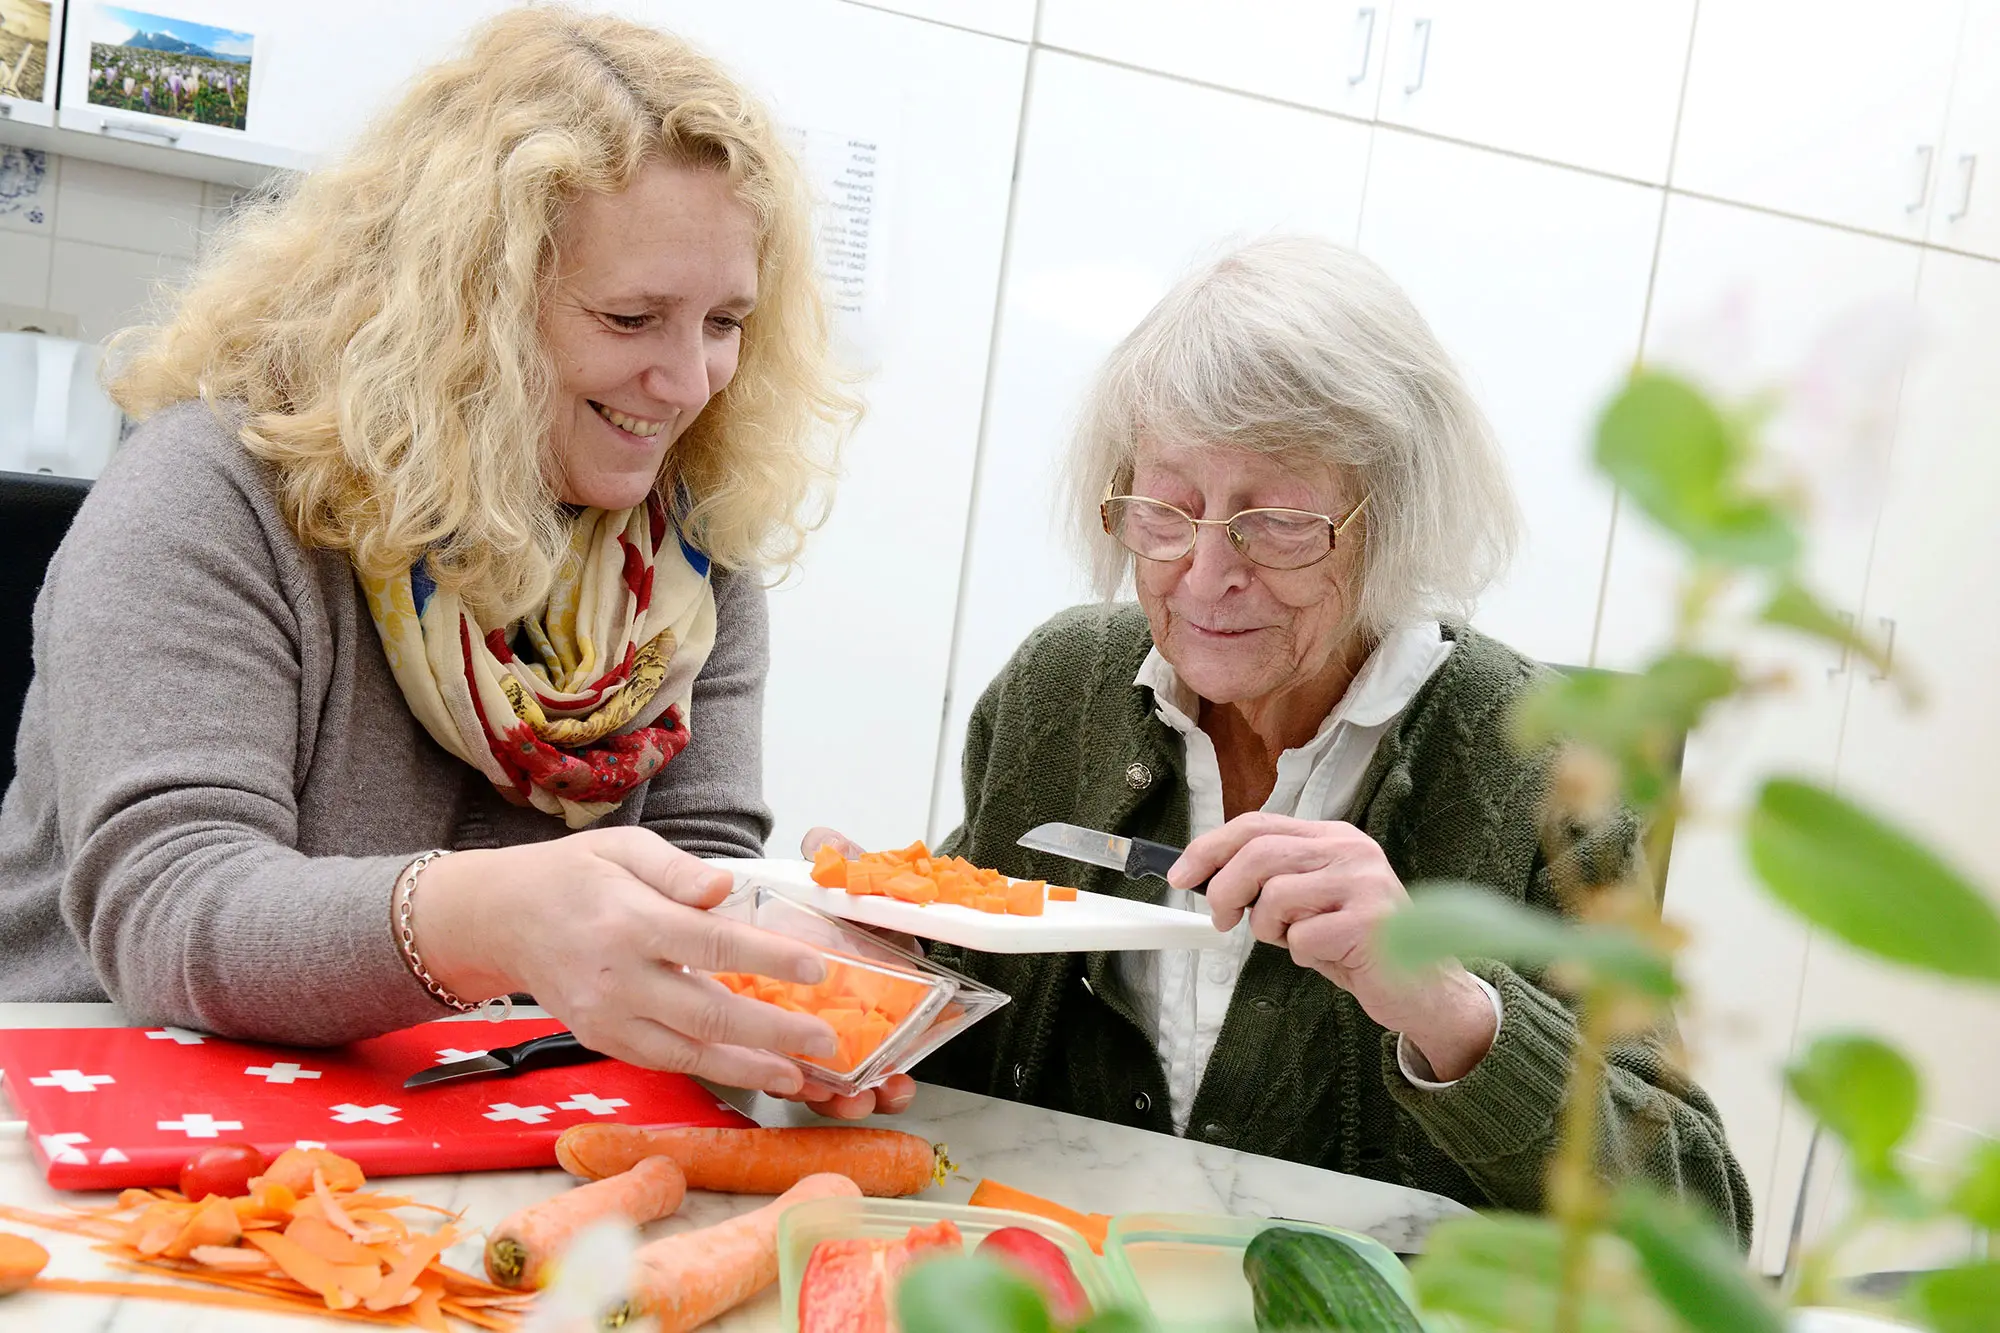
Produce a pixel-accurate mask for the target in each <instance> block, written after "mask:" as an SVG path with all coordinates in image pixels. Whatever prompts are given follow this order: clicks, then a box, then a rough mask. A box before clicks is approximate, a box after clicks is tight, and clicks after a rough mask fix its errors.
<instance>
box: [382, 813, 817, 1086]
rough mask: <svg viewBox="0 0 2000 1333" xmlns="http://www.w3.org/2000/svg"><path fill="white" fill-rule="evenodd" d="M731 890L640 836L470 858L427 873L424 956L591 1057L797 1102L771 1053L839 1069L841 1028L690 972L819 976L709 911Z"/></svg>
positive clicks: (715, 874) (707, 870)
mask: <svg viewBox="0 0 2000 1333" xmlns="http://www.w3.org/2000/svg"><path fill="white" fill-rule="evenodd" d="M730 882H731V881H730V876H729V873H728V872H727V871H724V870H718V869H716V868H715V867H713V866H710V865H708V864H706V863H704V862H703V861H701V860H700V859H699V858H697V857H694V856H691V855H689V854H688V853H686V852H684V851H682V850H680V849H679V848H677V847H675V846H673V845H672V844H670V843H668V842H667V841H666V840H665V839H663V838H661V837H660V836H659V835H657V834H655V833H651V832H648V831H647V830H645V829H640V828H612V829H593V830H590V831H587V832H583V833H574V834H571V835H570V836H568V837H565V838H557V839H555V840H553V841H550V842H542V843H530V844H527V845H525V846H520V847H508V848H503V849H500V850H495V851H470V852H460V853H458V854H456V855H453V856H447V857H444V858H442V859H441V860H438V861H435V862H433V863H432V864H431V865H429V866H427V867H426V868H425V869H424V871H423V872H422V878H421V880H420V883H419V885H418V890H417V893H416V895H415V898H414V907H415V916H414V922H415V926H416V932H417V948H418V950H419V952H420V953H421V954H422V956H423V958H424V961H425V964H426V965H427V966H428V967H429V969H430V971H431V974H432V975H433V976H434V977H436V978H437V979H438V980H439V982H440V983H442V984H443V985H445V986H446V987H448V988H450V989H451V990H453V991H455V992H456V993H458V994H460V995H464V996H466V997H468V998H472V999H483V998H485V997H486V996H488V995H496V994H507V993H511V992H514V991H527V992H529V993H531V994H532V995H534V997H535V1000H536V1001H537V1002H538V1003H539V1004H541V1005H542V1006H543V1007H544V1008H546V1009H547V1010H548V1011H549V1012H550V1013H552V1014H554V1015H555V1016H556V1017H557V1018H560V1019H561V1020H563V1022H565V1023H566V1024H568V1025H569V1028H570V1031H572V1032H574V1033H575V1034H576V1035H577V1037H578V1039H580V1040H581V1041H582V1042H583V1044H584V1045H586V1046H588V1047H590V1049H592V1050H594V1051H601V1052H603V1053H604V1054H606V1055H610V1056H615V1057H617V1058H618V1059H621V1060H625V1061H627V1062H629V1063H631V1064H636V1065H641V1066H644V1067H646V1068H649V1069H669V1070H676V1071H679V1072H682V1073H688V1074H697V1075H700V1076H701V1077H703V1078H709V1079H713V1080H715V1081H716V1082H718V1083H725V1084H729V1085H730V1086H733V1087H742V1088H758V1089H761V1090H763V1091H765V1092H769V1093H773V1094H776V1095H779V1096H788V1095H795V1094H797V1093H798V1092H800V1091H801V1089H802V1088H803V1087H804V1079H803V1078H802V1076H801V1075H800V1073H799V1070H798V1067H797V1066H796V1065H794V1064H793V1063H792V1062H791V1061H790V1060H787V1059H785V1058H784V1057H783V1056H781V1055H777V1054H774V1052H778V1051H799V1052H803V1053H806V1054H827V1055H831V1054H832V1053H833V1050H834V1047H835V1037H834V1033H833V1029H832V1028H831V1027H829V1026H828V1025H827V1024H826V1023H825V1022H823V1021H821V1020H820V1019H817V1018H814V1017H811V1016H810V1015H807V1014H795V1013H790V1012H787V1011H786V1010H783V1009H780V1008H778V1007H777V1006H776V1005H770V1004H765V1003H763V1002H761V1001H758V1000H753V999H749V998H747V997H744V996H739V995H733V994H731V993H730V992H728V991H726V990H724V989H723V988H722V986H720V985H719V984H717V983H716V982H713V981H710V980H708V979H706V978H703V977H696V976H693V975H690V974H689V973H688V972H687V971H686V970H685V968H687V967H692V968H699V969H703V970H705V971H716V972H723V971H728V972H755V973H758V974H760V975H762V976H768V977H778V978H783V979H785V980H789V981H802V982H808V983H810V982H815V981H818V980H820V979H821V978H822V977H823V976H824V975H825V973H826V964H825V961H824V960H823V959H822V958H821V957H820V955H819V953H818V951H817V950H815V949H813V948H812V947H811V946H809V945H806V944H803V943H801V942H799V941H797V940H792V939H787V938H785V937H784V936H782V935H776V934H773V933H771V932H770V931H765V930H759V929H757V928H756V927H754V926H750V925H748V924H746V923H744V922H741V921H734V920H730V919H728V918H726V917H721V916H717V915H715V914H713V913H712V912H710V911H709V910H708V909H709V908H712V907H714V906H716V905H717V904H719V903H720V902H721V901H722V900H723V899H724V898H725V897H727V896H728V893H729V888H730Z"/></svg>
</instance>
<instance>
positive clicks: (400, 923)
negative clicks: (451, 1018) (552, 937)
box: [390, 847, 512, 1014]
mask: <svg viewBox="0 0 2000 1333" xmlns="http://www.w3.org/2000/svg"><path fill="white" fill-rule="evenodd" d="M450 855H451V850H450V849H449V848H446V847H439V848H435V849H433V850H431V851H428V852H425V853H424V854H423V855H422V856H419V857H418V858H417V859H416V860H414V861H412V862H410V863H409V864H408V865H406V866H404V867H403V872H402V873H401V874H400V875H397V876H396V892H395V895H394V897H392V898H391V899H390V903H391V906H390V916H391V918H392V922H391V924H392V925H393V926H394V927H395V932H396V947H397V948H398V949H400V950H402V954H403V962H404V963H405V964H406V965H407V966H408V967H409V969H410V971H411V973H412V974H413V975H415V977H416V978H417V980H418V981H421V982H422V983H423V985H424V989H425V990H427V991H429V992H430V993H431V994H432V996H434V997H435V998H437V999H438V1000H439V1001H441V1002H442V1003H444V1004H447V1005H449V1006H450V1007H451V1008H453V1009H456V1010H457V1011H458V1012H459V1013H461V1014H469V1013H471V1012H472V1011H473V1010H475V1009H480V1008H483V1007H485V1006H484V1005H482V1004H474V1003H470V1002H468V1001H466V1000H462V999H460V998H459V997H458V996H456V995H454V994H452V993H451V992H450V991H448V990H446V989H445V988H444V985H443V983H441V982H439V981H438V979H437V978H436V977H434V976H432V975H431V970H430V969H429V968H427V967H425V966H424V960H423V958H422V956H421V955H419V954H418V953H417V931H416V926H415V924H414V920H413V919H414V917H415V914H416V904H415V899H416V894H417V876H418V875H420V874H422V873H423V869H424V867H425V866H427V865H429V864H430V863H431V862H433V861H435V860H437V859H438V858H439V857H441V856H450ZM487 1003H490V1001H489V1002H487ZM509 1007H512V1006H511V1003H510V1006H509Z"/></svg>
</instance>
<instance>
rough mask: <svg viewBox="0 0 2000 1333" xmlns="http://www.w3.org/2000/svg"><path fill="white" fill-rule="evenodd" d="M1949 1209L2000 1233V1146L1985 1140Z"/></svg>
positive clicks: (1968, 1165) (1956, 1188) (1968, 1164)
mask: <svg viewBox="0 0 2000 1333" xmlns="http://www.w3.org/2000/svg"><path fill="white" fill-rule="evenodd" d="M1949 1206H1950V1208H1951V1210H1952V1211H1953V1212H1955V1213H1957V1214H1959V1215H1960V1216H1961V1217H1967V1218H1970V1219H1971V1220H1972V1221H1974V1222H1976V1223H1978V1224H1979V1225H1980V1226H1982V1227H1984V1228H1986V1229H1987V1230H1988V1231H2000V1143H1995V1142H1994V1141H1993V1140H1992V1139H1984V1140H1982V1141H1981V1142H1980V1144H1979V1146H1978V1147H1977V1148H1974V1149H1973V1150H1972V1157H1971V1159H1970V1160H1969V1161H1967V1162H1966V1164H1965V1174H1964V1175H1962V1176H1960V1177H1959V1178H1958V1184H1957V1185H1956V1186H1954V1187H1953V1189H1952V1191H1951V1200H1950V1204H1949Z"/></svg>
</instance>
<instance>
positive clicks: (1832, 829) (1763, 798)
mask: <svg viewBox="0 0 2000 1333" xmlns="http://www.w3.org/2000/svg"><path fill="white" fill-rule="evenodd" d="M1748 835H1749V851H1750V864H1751V865H1753V866H1754V867H1756V870H1757V874H1758V876H1759V877H1760V878H1762V879H1763V881H1764V883H1765V885H1766V887H1768V888H1769V889H1770V890H1771V892H1772V893H1773V894H1774V895H1775V896H1776V897H1777V898H1778V899H1779V901H1781V902H1783V903H1784V904H1785V905H1786V906H1788V907H1790V908H1791V909H1792V910H1793V911H1794V912H1797V913H1798V914H1799V915H1800V916H1802V917H1804V918H1805V919H1806V920H1807V921H1810V922H1811V923H1812V924H1813V925H1816V926H1819V927H1820V928H1822V929H1824V930H1827V931H1830V932H1832V933H1833V934H1835V935H1838V936H1839V937H1840V938H1841V939H1843V940H1845V941H1847V942H1848V943H1849V944H1851V945H1853V946H1854V947H1855V948H1857V949H1862V950H1865V951H1866V952H1868V953H1872V954H1874V955H1876V956H1877V957H1879V958H1887V959H1890V960H1892V961H1894V962H1899V963H1908V964H1910V965H1912V966H1914V967H1920V968H1923V969H1925V970H1927V971H1931V972H1940V973H1943V974H1944V975H1946V976H1953V977H1967V978H1971V979H1974V980H1978V981H1995V982H2000V915H1996V914H1995V913H1994V910H1993V906H1992V904H1991V903H1989V902H1988V901H1987V899H1986V897H1985V895H1984V894H1982V893H1980V891H1979V890H1978V889H1976V888H1974V887H1973V886H1972V885H1971V884H1970V883H1968V882H1967V881H1966V880H1965V879H1964V878H1963V877H1961V876H1960V875H1959V874H1958V872H1957V871H1955V870H1953V869H1952V868H1951V867H1949V866H1947V865H1946V864H1945V863H1944V862H1942V861H1940V860H1939V859H1938V858H1937V857H1936V856H1934V855H1932V854H1931V853H1930V852H1929V851H1927V850H1926V849H1925V848H1923V847H1921V846H1919V845H1918V844H1917V843H1916V842H1914V841H1913V840H1911V839H1910V838H1909V837H1908V836H1906V835H1905V834H1903V833H1901V832H1898V831H1897V830H1896V829H1893V828H1891V827H1890V826H1889V825H1887V824H1885V823H1883V822H1882V821H1881V820H1879V819H1877V818H1876V817H1875V816H1873V815H1871V814H1869V813H1868V812H1867V811H1865V810H1863V809H1861V808H1860V807H1859V806H1857V805H1854V804H1853V803H1852V802H1850V801H1846V800H1843V799H1842V798H1840V797H1838V796H1836V795H1834V794H1833V793H1832V792H1830V791H1827V790H1825V789H1824V788H1821V787H1816V786H1814V785H1813V784H1811V783H1808V782H1801V781H1797V780H1795V779H1791V778H1774V779H1772V780H1771V781H1769V782H1767V783H1765V784H1764V789H1763V790H1762V791H1761V792H1759V793H1758V796H1757V804H1756V808H1755V809H1753V810H1752V811H1751V812H1750V821H1749V829H1748Z"/></svg>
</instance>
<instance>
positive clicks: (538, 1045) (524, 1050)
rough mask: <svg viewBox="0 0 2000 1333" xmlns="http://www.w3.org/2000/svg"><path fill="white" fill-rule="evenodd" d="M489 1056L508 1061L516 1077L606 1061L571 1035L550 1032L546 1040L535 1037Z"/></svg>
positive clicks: (508, 1065)
mask: <svg viewBox="0 0 2000 1333" xmlns="http://www.w3.org/2000/svg"><path fill="white" fill-rule="evenodd" d="M489 1054H491V1055H493V1056H494V1057H495V1058H497V1059H501V1060H505V1061H506V1062H507V1068H508V1069H510V1070H512V1071H513V1072H514V1073H516V1074H518V1073H520V1072H522V1071H523V1070H527V1069H554V1068H555V1067H556V1066H558V1065H581V1064H588V1063H589V1062H590V1061H592V1060H602V1059H604V1058H606V1057H604V1056H603V1055H600V1054H599V1053H597V1052H596V1051H593V1050H591V1049H590V1048H589V1047H588V1046H585V1045H584V1044H583V1043H582V1042H580V1041H578V1040H577V1039H576V1036H575V1034H574V1033H569V1032H551V1033H550V1034H549V1035H548V1036H546V1037H536V1038H534V1039H532V1040H530V1041H524V1042H521V1043H520V1044H519V1045H516V1046H509V1047H507V1048H505V1049H504V1050H498V1051H492V1052H489Z"/></svg>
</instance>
